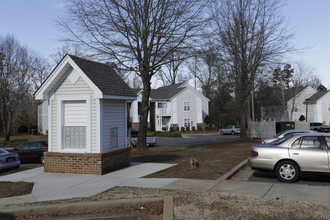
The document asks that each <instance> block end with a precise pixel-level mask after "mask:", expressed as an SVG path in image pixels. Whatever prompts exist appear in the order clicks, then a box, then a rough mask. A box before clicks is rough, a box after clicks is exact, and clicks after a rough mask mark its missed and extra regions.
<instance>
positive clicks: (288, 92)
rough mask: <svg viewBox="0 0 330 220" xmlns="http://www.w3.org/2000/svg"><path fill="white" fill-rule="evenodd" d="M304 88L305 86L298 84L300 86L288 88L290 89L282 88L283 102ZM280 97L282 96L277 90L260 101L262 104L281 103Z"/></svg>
mask: <svg viewBox="0 0 330 220" xmlns="http://www.w3.org/2000/svg"><path fill="white" fill-rule="evenodd" d="M306 88H307V86H300V87H296V88H290V89H286V90H284V99H285V103H286V102H288V101H289V100H290V99H292V98H293V97H294V96H295V95H297V94H299V93H300V92H302V91H303V90H304V89H306ZM281 97H282V95H281V92H280V91H278V92H276V93H274V94H273V95H271V96H270V97H267V99H266V100H264V101H263V102H262V105H263V106H267V105H282V102H281Z"/></svg>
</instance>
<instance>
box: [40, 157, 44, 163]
mask: <svg viewBox="0 0 330 220" xmlns="http://www.w3.org/2000/svg"><path fill="white" fill-rule="evenodd" d="M40 162H41V163H45V156H44V155H41V156H40Z"/></svg>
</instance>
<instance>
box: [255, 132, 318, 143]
mask: <svg viewBox="0 0 330 220" xmlns="http://www.w3.org/2000/svg"><path fill="white" fill-rule="evenodd" d="M295 133H316V131H312V130H301V129H290V130H285V131H282V132H280V133H278V134H276V135H275V136H273V137H266V138H261V143H262V144H269V143H271V142H273V141H275V140H277V139H281V138H283V137H286V136H291V135H292V134H295Z"/></svg>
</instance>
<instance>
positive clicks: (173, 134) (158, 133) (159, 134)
mask: <svg viewBox="0 0 330 220" xmlns="http://www.w3.org/2000/svg"><path fill="white" fill-rule="evenodd" d="M154 135H156V136H157V137H173V138H180V137H182V136H181V134H180V133H177V132H168V131H156V132H154Z"/></svg>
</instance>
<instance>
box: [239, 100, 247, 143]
mask: <svg viewBox="0 0 330 220" xmlns="http://www.w3.org/2000/svg"><path fill="white" fill-rule="evenodd" d="M240 100H242V99H240ZM240 103H242V105H241V107H240V118H241V119H240V127H241V134H240V137H241V138H246V100H242V101H241V102H240Z"/></svg>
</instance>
